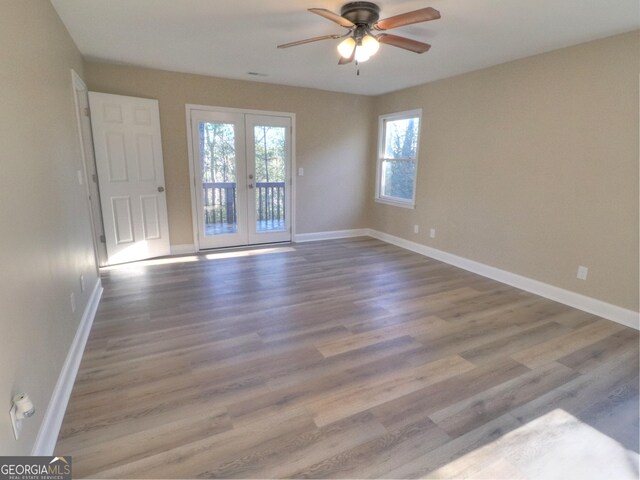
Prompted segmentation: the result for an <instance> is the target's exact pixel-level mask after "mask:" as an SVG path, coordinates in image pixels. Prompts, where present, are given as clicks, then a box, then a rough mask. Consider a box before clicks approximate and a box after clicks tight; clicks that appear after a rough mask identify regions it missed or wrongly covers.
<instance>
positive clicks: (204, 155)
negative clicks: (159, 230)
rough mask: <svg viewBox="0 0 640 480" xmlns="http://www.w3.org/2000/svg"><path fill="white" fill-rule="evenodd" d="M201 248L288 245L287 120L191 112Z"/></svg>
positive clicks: (276, 117)
mask: <svg viewBox="0 0 640 480" xmlns="http://www.w3.org/2000/svg"><path fill="white" fill-rule="evenodd" d="M190 140H191V142H190V143H191V153H192V159H193V174H194V175H193V176H194V185H195V190H194V197H195V198H194V199H195V205H194V206H195V212H194V217H195V219H196V222H197V234H198V244H199V248H200V249H207V248H219V247H230V246H239V245H254V244H260V243H272V242H285V241H290V240H291V221H290V216H291V194H290V186H291V117H288V116H277V115H254V114H245V113H238V112H228V111H211V110H197V109H192V110H191V138H190Z"/></svg>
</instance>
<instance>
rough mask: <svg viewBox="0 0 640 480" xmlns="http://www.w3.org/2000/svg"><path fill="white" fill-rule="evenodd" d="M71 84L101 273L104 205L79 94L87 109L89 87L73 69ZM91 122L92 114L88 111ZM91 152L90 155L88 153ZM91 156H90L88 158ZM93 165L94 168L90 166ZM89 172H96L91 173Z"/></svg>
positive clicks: (105, 254)
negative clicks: (83, 99)
mask: <svg viewBox="0 0 640 480" xmlns="http://www.w3.org/2000/svg"><path fill="white" fill-rule="evenodd" d="M71 85H72V87H73V102H74V103H73V104H74V107H75V114H76V127H77V129H78V138H79V139H80V157H81V158H82V175H83V180H84V187H85V195H86V197H87V202H88V205H89V219H90V223H91V237H92V239H93V252H94V255H95V259H96V272H97V273H98V274H99V272H100V270H99V269H100V267H104V266H105V265H107V248H106V245H105V244H104V243H103V242H102V238H103V235H104V226H103V224H102V206H101V205H100V191H99V188H98V183H97V182H98V175H97V168H96V157H95V153H94V152H93V138H92V136H91V135H92V131H91V129H89V132H88V133H89V138H86V137H85V135H86V133H87V132H86V131H85V129H84V128H83V127H82V113H81V112H80V101H79V98H78V95H79V94H80V95H84V96H85V97H86V101H87V102H86V104H87V107H86V108H87V109H88V108H89V89H88V88H87V85H86V83H84V80H82V78H81V77H80V75H78V73H77V72H76V71H75V70H74V69H73V68H72V69H71ZM86 116H87V118H89V124H91V116H90V115H89V112H88V111H87V112H86ZM88 152H91V154H90V155H87V153H88ZM88 157H90V158H88ZM90 167H92V168H90ZM89 172H95V173H92V174H91V175H89ZM92 184H94V185H95V189H94V190H95V193H94V194H93V195H92V192H91V185H92Z"/></svg>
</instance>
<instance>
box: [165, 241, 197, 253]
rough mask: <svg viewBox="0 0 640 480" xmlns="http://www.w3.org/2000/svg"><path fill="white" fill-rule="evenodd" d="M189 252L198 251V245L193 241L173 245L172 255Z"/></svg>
mask: <svg viewBox="0 0 640 480" xmlns="http://www.w3.org/2000/svg"><path fill="white" fill-rule="evenodd" d="M189 253H196V246H195V245H194V244H193V243H185V244H182V245H171V255H187V254H189Z"/></svg>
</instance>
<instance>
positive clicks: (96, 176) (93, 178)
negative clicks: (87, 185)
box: [91, 173, 98, 183]
mask: <svg viewBox="0 0 640 480" xmlns="http://www.w3.org/2000/svg"><path fill="white" fill-rule="evenodd" d="M91 180H93V183H98V175H96V174H95V173H92V174H91Z"/></svg>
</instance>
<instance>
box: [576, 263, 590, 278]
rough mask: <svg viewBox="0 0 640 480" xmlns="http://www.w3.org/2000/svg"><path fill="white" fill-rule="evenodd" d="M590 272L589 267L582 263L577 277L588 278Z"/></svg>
mask: <svg viewBox="0 0 640 480" xmlns="http://www.w3.org/2000/svg"><path fill="white" fill-rule="evenodd" d="M588 273H589V269H588V268H587V267H584V266H582V265H580V266H579V267H578V274H577V275H576V277H577V278H578V279H580V280H586V279H587V274H588Z"/></svg>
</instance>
